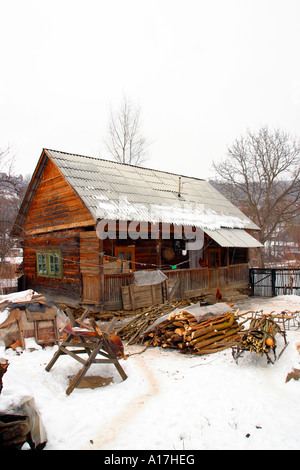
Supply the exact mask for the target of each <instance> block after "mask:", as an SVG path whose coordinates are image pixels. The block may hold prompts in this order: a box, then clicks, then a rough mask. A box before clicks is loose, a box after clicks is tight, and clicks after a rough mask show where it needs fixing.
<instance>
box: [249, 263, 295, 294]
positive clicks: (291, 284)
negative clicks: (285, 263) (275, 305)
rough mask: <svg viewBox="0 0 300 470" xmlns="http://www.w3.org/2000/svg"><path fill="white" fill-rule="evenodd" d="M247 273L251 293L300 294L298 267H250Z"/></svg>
mask: <svg viewBox="0 0 300 470" xmlns="http://www.w3.org/2000/svg"><path fill="white" fill-rule="evenodd" d="M249 274H250V285H251V288H252V293H253V295H256V296H262V297H274V296H277V295H290V294H294V295H300V268H295V269H289V268H278V269H271V268H270V269H264V268H252V269H250V272H249Z"/></svg>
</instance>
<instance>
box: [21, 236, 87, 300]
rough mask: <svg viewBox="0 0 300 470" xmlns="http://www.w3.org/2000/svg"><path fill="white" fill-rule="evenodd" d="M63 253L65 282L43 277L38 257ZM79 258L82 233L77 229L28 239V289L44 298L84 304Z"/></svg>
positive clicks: (25, 268)
mask: <svg viewBox="0 0 300 470" xmlns="http://www.w3.org/2000/svg"><path fill="white" fill-rule="evenodd" d="M47 250H60V252H61V258H62V276H61V278H52V277H47V276H39V275H38V272H37V253H38V252H47ZM79 262H80V257H79V231H78V230H77V229H71V230H62V231H58V232H52V233H46V234H44V233H43V234H37V235H32V236H30V237H26V240H25V247H24V275H25V282H26V288H28V289H34V290H36V291H38V292H41V293H42V294H45V295H47V294H49V295H53V294H55V295H56V296H58V297H59V296H63V297H64V296H65V297H68V298H71V299H75V300H80V296H81V290H82V288H81V275H80V264H79Z"/></svg>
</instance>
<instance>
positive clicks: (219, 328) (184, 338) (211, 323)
mask: <svg viewBox="0 0 300 470" xmlns="http://www.w3.org/2000/svg"><path fill="white" fill-rule="evenodd" d="M238 318H239V316H238V315H237V312H234V311H230V312H229V313H227V314H222V315H218V316H212V317H210V318H208V319H203V320H202V321H199V322H198V321H197V319H196V318H195V317H194V316H193V315H192V314H191V313H189V312H187V311H184V310H183V311H178V312H173V313H171V314H170V315H169V316H168V318H167V319H166V320H164V321H162V322H161V323H160V324H158V325H157V326H156V327H155V328H154V329H153V330H151V331H148V332H146V333H145V334H144V335H143V339H144V343H145V344H146V345H147V346H161V347H163V348H174V349H179V350H181V352H184V353H192V354H210V353H214V352H218V351H222V350H224V349H227V348H230V347H231V346H232V344H233V343H235V342H236V341H237V340H239V339H240V332H241V330H242V329H243V328H244V326H243V323H244V322H242V323H239V322H238ZM245 321H248V320H245Z"/></svg>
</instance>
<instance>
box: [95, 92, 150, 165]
mask: <svg viewBox="0 0 300 470" xmlns="http://www.w3.org/2000/svg"><path fill="white" fill-rule="evenodd" d="M104 144H105V148H106V150H107V152H108V154H109V156H110V157H112V158H113V159H114V160H116V161H118V162H120V163H128V164H131V165H137V166H139V165H141V164H142V163H144V162H145V161H146V160H148V158H149V156H148V147H149V142H148V140H147V139H146V138H145V137H144V136H143V134H142V132H141V108H140V107H139V106H136V105H135V104H134V103H133V102H132V101H131V100H129V99H128V98H127V97H126V96H124V97H123V101H122V103H121V105H120V108H119V110H118V111H117V112H116V111H113V109H112V108H111V109H110V113H109V122H108V126H107V137H106V139H105V140H104Z"/></svg>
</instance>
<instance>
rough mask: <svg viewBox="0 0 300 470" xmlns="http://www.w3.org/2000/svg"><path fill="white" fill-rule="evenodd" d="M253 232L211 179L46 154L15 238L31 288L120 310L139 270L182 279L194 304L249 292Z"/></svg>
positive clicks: (171, 281) (173, 280) (184, 292)
mask: <svg viewBox="0 0 300 470" xmlns="http://www.w3.org/2000/svg"><path fill="white" fill-rule="evenodd" d="M105 224H106V225H105ZM99 227H100V228H99ZM253 230H258V227H257V226H256V225H255V224H254V223H253V222H252V221H251V220H249V218H247V217H246V216H245V215H244V214H243V213H242V212H241V211H239V210H238V209H237V208H236V207H235V206H234V205H232V204H231V203H230V202H229V201H228V200H227V199H226V198H225V197H224V196H222V195H221V194H220V193H219V192H218V191H217V190H216V189H214V188H213V187H212V186H211V185H210V184H209V183H208V182H207V181H205V180H201V179H197V178H192V177H186V176H182V175H176V174H173V173H168V172H163V171H158V170H153V169H148V168H141V167H136V166H132V165H126V164H120V163H117V162H112V161H108V160H103V159H98V158H92V157H87V156H81V155H73V154H68V153H64V152H59V151H54V150H49V149H43V151H42V154H41V156H40V159H39V161H38V164H37V166H36V169H35V171H34V174H33V176H32V179H31V182H30V184H29V187H28V190H27V192H26V195H25V197H24V200H23V202H22V205H21V208H20V211H19V214H18V217H17V219H16V221H15V224H14V228H13V235H14V236H19V237H21V238H22V240H23V252H24V276H23V277H24V283H23V288H26V289H28V288H32V289H34V290H36V291H38V292H40V293H43V294H45V295H48V296H51V298H61V297H65V298H68V299H73V300H74V301H78V302H82V303H84V304H94V305H102V306H103V307H104V308H109V309H117V308H122V288H123V290H124V286H130V285H131V286H132V285H133V284H134V280H135V273H137V272H138V271H140V270H143V271H144V272H151V271H153V270H154V271H157V270H159V271H161V272H163V273H164V274H165V276H167V280H168V286H169V289H170V286H171V285H174V283H176V281H180V289H181V294H182V295H184V296H186V297H187V296H189V295H191V294H197V293H198V294H197V295H200V293H201V292H202V291H205V290H207V289H211V288H217V287H219V288H222V286H228V285H231V284H235V283H239V284H244V285H247V284H248V280H249V274H248V250H249V248H251V247H256V246H259V245H260V244H259V242H258V241H257V240H256V239H255V238H254V237H253V236H251V235H250V234H249V232H251V231H253ZM201 234H202V235H201ZM196 235H197V236H198V235H199V237H200V238H201V236H202V239H201V241H200V244H199V246H198V247H196V245H193V242H195V241H196V238H197V236H196ZM191 237H194V240H191ZM200 238H199V239H200Z"/></svg>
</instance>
